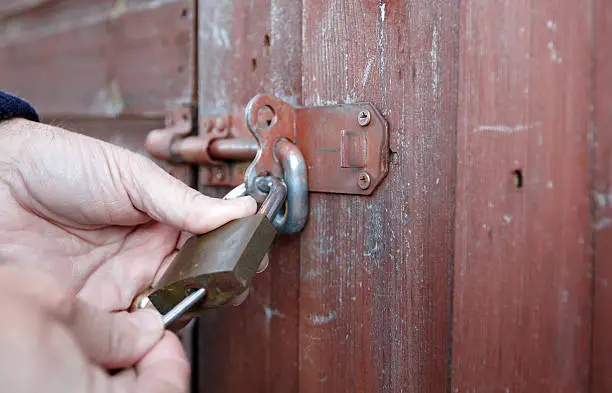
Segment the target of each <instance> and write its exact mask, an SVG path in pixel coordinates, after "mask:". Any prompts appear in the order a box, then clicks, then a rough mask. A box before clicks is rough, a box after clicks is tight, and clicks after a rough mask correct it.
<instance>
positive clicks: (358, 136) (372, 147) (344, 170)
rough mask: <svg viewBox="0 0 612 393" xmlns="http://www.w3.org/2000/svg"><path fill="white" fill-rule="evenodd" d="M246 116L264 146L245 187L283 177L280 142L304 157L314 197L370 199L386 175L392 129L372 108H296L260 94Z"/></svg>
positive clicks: (342, 106)
mask: <svg viewBox="0 0 612 393" xmlns="http://www.w3.org/2000/svg"><path fill="white" fill-rule="evenodd" d="M245 115H246V120H247V121H246V122H247V126H248V127H249V130H250V131H251V133H252V134H253V135H254V136H255V138H256V139H257V141H258V142H259V144H260V150H259V152H258V154H257V155H256V156H255V158H254V160H253V163H252V164H251V165H250V166H249V168H248V169H247V172H246V177H245V182H246V183H247V187H249V185H251V184H252V183H253V180H254V179H255V178H256V177H257V176H260V175H262V174H264V173H266V174H272V175H275V176H282V169H281V167H280V165H279V162H278V158H277V157H275V154H274V146H275V144H276V143H277V142H278V141H279V140H280V139H282V138H286V139H289V140H291V141H293V142H294V143H295V144H296V145H297V146H298V147H299V148H300V151H301V152H302V154H303V155H304V159H305V161H306V165H307V168H308V188H309V191H311V192H326V193H341V194H357V195H370V194H372V192H373V191H374V190H375V189H376V187H377V186H378V184H379V183H380V182H381V181H382V179H383V178H384V177H385V176H386V175H387V172H388V160H389V135H388V134H389V132H388V125H387V122H386V121H385V119H384V118H383V117H382V115H381V114H380V113H379V112H378V110H376V108H374V106H372V105H371V104H369V103H360V104H343V105H333V106H322V107H309V108H299V107H298V108H296V107H293V106H292V105H290V104H288V103H286V102H284V101H282V100H281V99H279V98H276V97H274V96H271V95H268V94H260V95H257V96H255V97H253V98H252V99H251V101H250V102H249V104H248V105H247V107H246V110H245ZM251 188H252V187H251Z"/></svg>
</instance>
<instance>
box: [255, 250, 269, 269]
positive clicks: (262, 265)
mask: <svg viewBox="0 0 612 393" xmlns="http://www.w3.org/2000/svg"><path fill="white" fill-rule="evenodd" d="M269 263H270V256H269V255H268V253H266V255H264V257H263V259H262V260H261V263H260V264H259V267H258V268H257V273H261V272H263V271H264V270H266V269H267V268H268V264H269Z"/></svg>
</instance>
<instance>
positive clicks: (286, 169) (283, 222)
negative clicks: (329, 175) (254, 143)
mask: <svg viewBox="0 0 612 393" xmlns="http://www.w3.org/2000/svg"><path fill="white" fill-rule="evenodd" d="M274 153H275V156H276V158H277V159H278V161H279V162H280V164H281V167H282V168H283V181H284V182H285V184H286V185H287V203H286V204H285V206H286V208H285V212H284V214H278V215H277V216H276V218H275V219H274V222H273V223H274V226H275V227H276V229H277V230H278V231H279V232H280V233H282V234H293V233H298V232H300V231H301V230H302V229H303V228H304V226H305V225H306V222H307V220H308V170H307V168H306V161H305V160H304V156H303V155H302V152H301V151H300V149H299V147H297V146H296V145H295V144H294V143H293V142H291V141H290V140H288V139H285V138H282V139H279V140H278V141H277V142H276V145H275V147H274Z"/></svg>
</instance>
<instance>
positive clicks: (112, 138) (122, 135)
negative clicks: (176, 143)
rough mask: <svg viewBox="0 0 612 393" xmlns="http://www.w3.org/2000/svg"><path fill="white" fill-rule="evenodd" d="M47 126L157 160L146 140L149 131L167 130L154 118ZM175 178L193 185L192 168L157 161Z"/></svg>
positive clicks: (82, 120)
mask: <svg viewBox="0 0 612 393" xmlns="http://www.w3.org/2000/svg"><path fill="white" fill-rule="evenodd" d="M45 123H48V124H51V125H54V126H58V127H62V128H64V129H67V130H70V131H74V132H78V133H81V134H85V135H89V136H91V137H94V138H96V139H101V140H103V141H106V142H110V143H112V144H115V145H118V146H121V147H124V148H126V149H128V150H131V151H133V152H136V153H138V154H141V155H143V156H145V157H147V158H151V159H153V158H152V157H151V156H150V155H149V154H148V153H147V152H146V150H145V148H144V146H145V139H146V137H147V134H148V133H149V131H151V130H154V129H159V128H163V127H164V120H163V119H162V118H156V119H155V118H153V119H93V118H59V117H50V118H48V119H45ZM153 161H154V162H155V163H157V164H158V165H159V166H160V167H162V168H163V169H164V170H165V171H166V172H168V173H170V174H171V175H173V176H175V177H177V178H179V179H181V180H182V181H184V182H185V183H187V184H190V185H192V184H193V181H194V176H193V173H192V171H191V168H190V167H189V166H188V165H172V164H170V163H168V162H165V161H160V160H156V159H153Z"/></svg>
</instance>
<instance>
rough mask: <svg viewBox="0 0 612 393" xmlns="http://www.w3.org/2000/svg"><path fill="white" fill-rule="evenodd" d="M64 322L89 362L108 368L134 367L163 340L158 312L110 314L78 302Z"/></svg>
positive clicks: (162, 330)
mask: <svg viewBox="0 0 612 393" xmlns="http://www.w3.org/2000/svg"><path fill="white" fill-rule="evenodd" d="M77 303H78V304H77V305H76V307H75V308H74V312H73V313H72V315H71V317H70V318H69V320H67V321H65V323H66V324H67V325H68V327H69V328H70V329H71V331H72V333H73V334H74V337H75V338H76V340H77V342H78V343H79V344H80V346H81V348H82V349H83V351H84V352H85V354H86V355H87V356H88V357H89V359H90V360H91V361H92V362H94V363H96V364H99V365H100V366H102V367H105V368H107V369H115V368H123V367H131V366H133V365H134V364H135V363H136V362H138V361H139V360H140V359H141V358H142V357H143V356H144V355H145V354H146V353H147V352H148V351H149V350H150V349H151V348H152V347H153V346H154V345H155V344H156V343H157V342H158V341H159V340H160V338H161V337H162V335H163V332H164V327H163V324H162V320H161V317H160V315H159V313H157V312H156V311H153V310H148V309H142V310H137V311H135V312H133V313H128V312H125V311H123V312H118V313H109V312H107V311H103V310H101V309H98V308H96V307H92V306H91V305H89V304H87V303H85V302H83V301H81V300H78V301H77Z"/></svg>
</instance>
